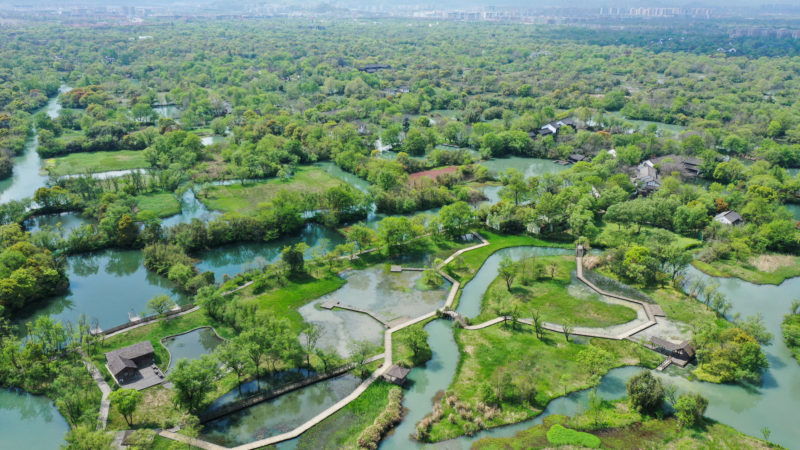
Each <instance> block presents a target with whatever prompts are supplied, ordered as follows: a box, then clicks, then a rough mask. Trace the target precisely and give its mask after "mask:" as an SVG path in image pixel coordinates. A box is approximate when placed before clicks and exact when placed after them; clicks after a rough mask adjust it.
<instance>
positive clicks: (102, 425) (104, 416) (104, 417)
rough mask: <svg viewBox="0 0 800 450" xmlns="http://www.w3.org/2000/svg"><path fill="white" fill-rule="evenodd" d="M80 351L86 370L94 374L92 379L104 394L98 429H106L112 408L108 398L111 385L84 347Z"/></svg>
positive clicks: (101, 401)
mask: <svg viewBox="0 0 800 450" xmlns="http://www.w3.org/2000/svg"><path fill="white" fill-rule="evenodd" d="M78 352H79V353H80V354H81V357H82V358H83V365H84V366H86V370H88V371H89V373H90V374H91V375H92V379H93V380H94V382H95V383H97V387H98V388H100V392H101V393H102V394H103V396H102V398H101V399H100V413H99V414H98V416H97V429H98V430H105V429H106V425H107V424H108V411H109V409H111V402H110V401H109V400H108V396H109V395H111V386H109V385H108V383H106V380H105V379H103V375H101V374H100V371H99V370H97V367H95V365H94V364H93V363H92V360H91V359H89V355H87V354H86V352H85V351H84V350H83V348H80V349H78Z"/></svg>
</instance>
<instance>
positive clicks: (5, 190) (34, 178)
mask: <svg viewBox="0 0 800 450" xmlns="http://www.w3.org/2000/svg"><path fill="white" fill-rule="evenodd" d="M70 89H71V88H70V87H68V86H61V87H60V88H59V92H67V91H69V90H70ZM60 110H61V104H60V103H59V102H58V97H53V98H51V99H50V100H49V101H48V102H47V104H46V105H45V106H43V107H42V108H41V109H40V110H39V111H44V112H46V113H47V115H48V116H50V118H53V119H55V118H56V117H58V112H59V111H60ZM37 112H38V111H37ZM34 114H35V113H34ZM37 148H39V136H38V134H37V135H34V136H33V137H31V138H29V139H28V141H27V142H26V143H25V150H24V151H23V154H22V155H20V156H16V157H14V158H12V160H13V162H14V173H13V174H12V175H11V177H9V178H6V179H5V180H2V181H0V203H7V202H8V201H10V200H22V199H23V198H27V197H33V194H34V193H35V192H36V189H39V188H40V187H44V185H45V183H46V182H47V178H48V176H47V174H46V173H45V172H44V171H43V170H42V159H41V158H40V157H39V153H38V152H37V151H36V149H37Z"/></svg>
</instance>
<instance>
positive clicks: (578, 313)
mask: <svg viewBox="0 0 800 450" xmlns="http://www.w3.org/2000/svg"><path fill="white" fill-rule="evenodd" d="M528 262H532V261H530V260H528ZM536 262H537V263H538V264H543V265H544V267H547V266H549V265H551V264H552V265H553V267H554V268H555V272H554V274H553V278H550V276H549V273H548V274H545V275H542V276H541V277H539V278H538V279H537V280H536V281H531V282H530V283H529V284H528V285H525V284H523V282H522V278H523V272H524V271H525V268H524V265H523V264H518V265H517V267H516V269H517V270H516V273H517V276H516V277H515V279H514V282H513V283H512V285H511V290H510V291H509V290H508V288H507V286H506V282H505V279H503V277H497V278H496V279H495V280H494V281H493V282H492V284H491V285H489V288H488V289H487V290H486V294H485V295H484V297H483V302H482V306H481V314H480V315H479V316H478V317H477V318H476V319H475V320H473V323H480V322H483V321H486V320H489V319H493V318H494V317H497V315H498V314H497V307H498V306H500V305H502V304H503V303H504V302H508V301H510V300H512V299H513V298H516V299H519V303H518V305H519V317H531V316H532V312H534V311H537V312H538V313H539V314H541V316H542V319H543V320H544V321H546V322H552V323H565V321H569V322H570V323H572V324H573V325H578V326H585V327H604V326H610V325H618V324H622V323H626V322H630V321H631V320H634V319H636V311H634V310H633V309H631V308H627V307H625V306H621V305H610V304H607V303H603V302H602V301H600V300H598V299H597V298H596V297H597V296H596V295H592V296H591V297H587V298H581V299H579V298H575V297H573V296H572V295H570V294H569V292H568V289H569V286H570V284H571V283H572V272H573V271H574V270H575V258H574V257H573V256H571V255H569V256H547V257H540V258H536Z"/></svg>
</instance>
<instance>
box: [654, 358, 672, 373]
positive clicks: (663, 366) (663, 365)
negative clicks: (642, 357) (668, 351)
mask: <svg viewBox="0 0 800 450" xmlns="http://www.w3.org/2000/svg"><path fill="white" fill-rule="evenodd" d="M670 364H672V358H671V357H670V358H667V359H665V360H664V361H663V362H662V363H661V364H659V365H658V367H656V370H657V371H659V372H663V371H665V370H666V369H667V367H669V366H670Z"/></svg>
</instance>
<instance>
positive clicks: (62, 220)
mask: <svg viewBox="0 0 800 450" xmlns="http://www.w3.org/2000/svg"><path fill="white" fill-rule="evenodd" d="M90 223H93V222H92V221H90V220H89V219H85V218H83V217H81V216H80V215H79V214H78V213H74V212H65V213H61V214H46V215H44V216H35V217H31V218H30V219H28V220H26V221H25V222H24V223H23V225H25V229H26V230H27V231H31V232H33V231H39V230H41V229H42V227H50V228H52V229H53V230H56V229H59V228H60V229H61V231H62V233H63V234H64V235H67V234H69V232H70V231H72V230H74V229H76V228H79V227H82V226H84V225H88V224H90Z"/></svg>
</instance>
